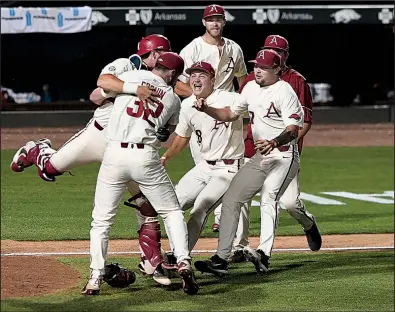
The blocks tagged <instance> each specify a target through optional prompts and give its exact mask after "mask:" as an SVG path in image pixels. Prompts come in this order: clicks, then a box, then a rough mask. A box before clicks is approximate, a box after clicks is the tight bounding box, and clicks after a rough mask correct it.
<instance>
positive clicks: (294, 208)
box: [231, 35, 322, 263]
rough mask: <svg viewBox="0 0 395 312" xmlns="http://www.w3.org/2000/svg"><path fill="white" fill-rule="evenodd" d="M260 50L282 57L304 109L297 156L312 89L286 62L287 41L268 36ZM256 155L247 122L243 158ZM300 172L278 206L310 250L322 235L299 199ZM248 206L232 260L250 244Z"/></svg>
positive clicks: (307, 122) (264, 232) (238, 259)
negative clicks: (298, 228)
mask: <svg viewBox="0 0 395 312" xmlns="http://www.w3.org/2000/svg"><path fill="white" fill-rule="evenodd" d="M262 49H273V50H275V51H276V52H277V53H278V54H280V56H281V57H282V64H283V66H282V71H281V80H283V81H286V82H288V83H289V84H290V85H291V87H292V88H293V89H294V91H295V93H296V94H297V96H298V98H299V101H300V103H301V104H302V107H303V111H304V123H303V128H302V129H300V130H299V133H298V150H299V155H300V154H301V153H302V146H303V138H304V136H305V135H306V134H307V132H308V131H309V130H310V128H311V122H312V108H313V101H312V97H311V92H310V88H309V85H308V84H307V82H306V79H305V78H304V77H303V76H302V75H301V74H300V73H299V72H297V71H296V70H294V69H292V68H290V67H289V66H287V65H286V60H287V59H288V56H289V45H288V41H287V40H286V39H285V38H284V37H281V36H279V35H270V36H268V37H267V38H266V40H265V44H264V46H263V48H262ZM254 79H255V74H254V72H251V73H250V74H249V75H248V76H247V79H246V80H245V81H244V83H243V85H242V86H241V87H240V90H243V88H244V86H245V85H246V83H248V82H249V81H253V80H254ZM254 155H255V146H254V139H253V137H252V130H251V123H250V124H249V125H248V131H247V137H246V139H245V155H244V156H245V158H246V159H245V160H247V159H250V158H251V157H252V156H254ZM299 194H300V191H299V172H298V174H297V175H296V177H295V178H294V179H293V180H292V182H291V183H290V184H289V186H288V188H287V189H286V190H285V192H284V194H283V196H282V197H281V199H280V206H281V207H284V208H285V209H286V210H287V211H288V213H289V214H290V215H291V216H292V217H293V218H294V219H296V220H297V221H298V222H299V224H300V225H301V226H302V227H303V230H304V232H305V234H306V238H307V242H308V245H309V247H310V249H311V250H312V251H318V250H320V248H321V245H322V239H321V234H320V232H319V230H318V227H317V223H316V221H315V218H314V216H313V215H312V214H311V213H309V212H308V211H307V210H306V206H305V204H304V202H303V201H302V200H301V199H300V198H299ZM249 216H250V213H249V206H243V207H242V208H241V215H240V221H239V226H238V229H237V233H236V239H235V242H234V248H235V252H234V254H233V256H232V258H231V262H234V263H236V262H242V261H244V260H245V257H244V253H243V249H244V247H246V246H249V242H248V235H249V223H250V218H249ZM272 235H273V233H272V232H271V231H267V230H266V229H265V228H264V229H262V233H261V236H266V239H268V240H270V239H271V238H270V237H271V236H272Z"/></svg>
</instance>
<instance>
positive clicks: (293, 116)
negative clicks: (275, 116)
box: [288, 114, 300, 121]
mask: <svg viewBox="0 0 395 312" xmlns="http://www.w3.org/2000/svg"><path fill="white" fill-rule="evenodd" d="M288 118H290V119H295V120H298V121H299V120H300V116H299V115H298V114H292V115H291V116H289V117H288Z"/></svg>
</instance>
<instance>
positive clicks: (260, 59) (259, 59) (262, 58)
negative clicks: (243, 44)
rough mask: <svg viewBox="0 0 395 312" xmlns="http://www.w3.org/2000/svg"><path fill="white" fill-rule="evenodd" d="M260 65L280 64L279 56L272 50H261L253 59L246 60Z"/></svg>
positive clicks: (270, 66)
mask: <svg viewBox="0 0 395 312" xmlns="http://www.w3.org/2000/svg"><path fill="white" fill-rule="evenodd" d="M248 62H249V63H254V64H257V65H259V66H262V67H267V68H273V67H277V66H281V56H280V55H279V54H278V53H277V52H276V51H274V50H271V49H267V50H261V51H259V52H258V54H257V55H256V58H255V60H252V61H248Z"/></svg>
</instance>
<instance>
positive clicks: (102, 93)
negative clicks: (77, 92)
mask: <svg viewBox="0 0 395 312" xmlns="http://www.w3.org/2000/svg"><path fill="white" fill-rule="evenodd" d="M100 93H101V95H102V96H103V97H104V98H105V99H108V98H111V97H114V96H116V94H115V93H114V92H108V93H106V91H104V90H103V89H102V88H100Z"/></svg>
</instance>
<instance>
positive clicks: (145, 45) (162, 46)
mask: <svg viewBox="0 0 395 312" xmlns="http://www.w3.org/2000/svg"><path fill="white" fill-rule="evenodd" d="M153 50H164V51H171V46H170V41H169V39H167V38H166V37H165V36H162V35H158V34H154V35H149V36H147V37H144V38H142V39H141V40H140V42H139V43H138V45H137V54H138V55H140V56H142V55H144V54H147V53H149V52H151V51H153Z"/></svg>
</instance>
